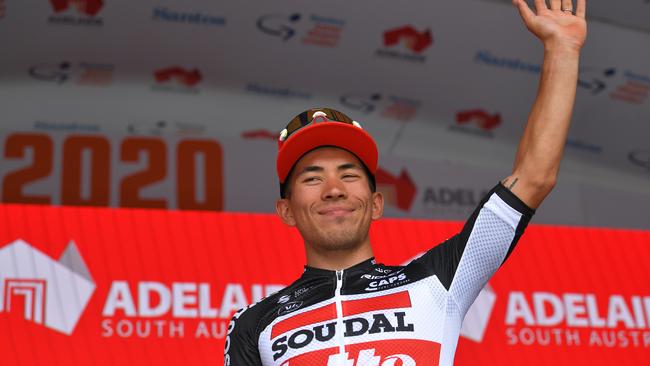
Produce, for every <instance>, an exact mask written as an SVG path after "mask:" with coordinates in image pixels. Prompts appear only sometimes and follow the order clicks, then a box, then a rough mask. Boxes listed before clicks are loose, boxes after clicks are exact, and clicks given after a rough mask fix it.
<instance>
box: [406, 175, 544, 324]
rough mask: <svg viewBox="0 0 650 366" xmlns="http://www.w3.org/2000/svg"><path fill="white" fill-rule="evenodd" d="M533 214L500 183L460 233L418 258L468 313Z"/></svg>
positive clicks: (462, 309)
mask: <svg viewBox="0 0 650 366" xmlns="http://www.w3.org/2000/svg"><path fill="white" fill-rule="evenodd" d="M534 213H535V211H534V210H533V209H531V208H530V207H528V206H527V205H526V204H525V203H523V202H522V201H521V200H520V199H519V198H518V197H517V196H516V195H515V194H514V193H512V192H511V191H510V190H508V189H507V188H505V187H504V186H503V185H502V184H501V183H499V184H497V185H496V186H495V187H494V188H493V189H492V190H491V191H490V192H488V193H487V194H486V195H485V197H484V198H483V199H482V200H481V202H480V203H479V205H478V206H477V207H476V209H475V210H474V212H473V213H472V215H471V216H470V217H469V219H468V220H467V221H466V222H465V225H464V226H463V229H462V231H461V232H460V233H458V234H456V235H454V236H453V237H451V238H449V239H448V240H446V241H445V242H443V243H442V244H440V245H438V246H436V247H434V248H432V249H431V250H429V251H428V252H426V253H425V254H424V255H423V256H421V257H420V258H418V259H416V260H415V261H416V262H419V263H420V264H422V265H424V266H426V267H427V268H429V269H430V270H433V271H434V272H435V274H436V276H437V277H438V279H439V280H440V282H441V283H442V284H443V286H445V288H446V289H447V290H448V291H449V292H450V294H451V296H452V298H453V299H454V301H455V302H456V304H457V305H458V308H459V310H460V311H461V312H462V314H465V313H466V312H467V310H468V309H469V307H470V305H472V303H473V302H474V300H475V299H476V297H477V296H478V293H479V292H480V291H481V289H482V288H483V287H484V286H485V285H486V284H487V282H488V280H489V279H490V277H492V275H493V274H494V272H495V271H496V270H497V269H498V268H499V266H501V264H502V263H503V262H504V261H505V260H506V258H507V257H508V256H509V255H510V253H511V252H512V250H513V249H514V247H515V245H516V244H517V241H518V240H519V238H520V237H521V235H522V234H523V233H524V230H525V228H526V226H527V225H528V222H529V221H530V219H531V218H532V216H533V214H534Z"/></svg>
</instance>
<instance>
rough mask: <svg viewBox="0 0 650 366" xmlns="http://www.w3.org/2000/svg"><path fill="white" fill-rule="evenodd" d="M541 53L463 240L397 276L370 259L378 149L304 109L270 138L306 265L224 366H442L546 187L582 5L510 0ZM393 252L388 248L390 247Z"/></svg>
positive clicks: (328, 117) (243, 324)
mask: <svg viewBox="0 0 650 366" xmlns="http://www.w3.org/2000/svg"><path fill="white" fill-rule="evenodd" d="M514 4H515V6H517V7H518V9H519V12H520V15H521V17H522V19H523V21H524V23H525V25H526V26H527V27H528V29H529V30H530V31H531V32H532V33H533V34H534V35H536V36H537V37H538V38H539V39H540V40H541V41H542V42H543V44H544V50H545V53H544V64H543V68H542V74H541V80H540V86H539V91H538V96H537V99H536V101H535V103H534V105H533V108H532V111H531V114H530V116H529V119H528V122H527V125H526V127H525V130H524V133H523V136H522V138H521V141H520V145H519V148H518V151H517V155H516V157H515V163H514V169H513V172H512V174H511V175H510V176H509V177H507V178H506V179H504V180H503V181H502V182H500V183H499V184H497V186H496V187H494V189H492V190H491V191H490V192H489V193H488V194H487V195H486V197H485V198H484V199H483V200H482V202H481V203H480V204H479V206H478V207H477V208H476V210H475V211H474V213H473V214H472V215H471V217H470V218H469V219H468V221H467V222H466V224H465V226H464V228H463V229H462V231H461V232H460V233H459V234H457V235H455V236H453V237H452V238H450V239H448V240H447V241H445V242H444V243H442V244H440V245H438V246H435V247H433V248H432V249H431V250H429V251H428V252H427V253H425V254H424V255H423V256H421V257H420V258H418V259H415V260H414V261H412V262H411V263H409V264H408V265H406V266H404V267H398V266H393V267H388V266H384V265H381V264H377V263H375V261H374V258H373V254H372V248H371V245H370V240H369V237H368V231H369V228H370V224H371V222H372V221H373V220H376V219H379V218H380V217H381V216H382V211H383V203H384V202H383V197H382V195H381V194H380V193H378V192H375V182H374V173H375V171H376V168H377V148H376V145H375V142H374V140H373V139H372V137H371V136H370V135H369V134H367V133H366V132H365V131H363V129H362V128H361V127H360V125H359V124H358V123H356V122H353V121H351V120H350V119H349V118H348V117H346V116H345V115H343V114H342V113H340V112H337V111H333V110H330V109H315V110H310V111H307V112H304V113H303V114H301V115H299V116H297V117H296V118H294V119H293V120H292V121H291V122H290V123H289V125H288V126H287V128H286V129H285V130H284V131H283V132H282V134H281V137H280V143H279V145H280V149H279V152H278V157H277V170H278V176H279V178H280V183H281V197H282V198H281V199H279V200H278V202H277V204H276V209H277V212H278V215H279V216H280V218H281V219H282V220H283V222H285V223H286V224H287V225H290V226H295V227H297V228H298V230H299V232H300V234H301V235H302V237H303V239H304V242H305V251H306V256H307V266H306V267H305V271H304V273H303V275H302V276H301V277H300V278H299V279H298V280H296V281H295V282H294V283H293V284H291V285H290V286H288V287H287V288H285V289H283V290H282V291H279V292H278V293H276V294H274V295H272V296H270V297H268V298H266V299H264V300H262V301H261V302H260V303H258V304H255V305H252V306H250V307H248V308H246V309H242V310H240V311H239V312H237V313H236V314H235V316H234V317H233V320H232V321H231V323H230V325H229V328H228V337H227V339H226V345H225V349H226V354H225V365H236V366H244V365H247V366H250V365H290V366H296V365H309V366H320V365H322V366H335V365H345V366H382V365H383V366H390V365H451V364H453V360H454V353H455V350H456V344H457V342H458V337H459V333H460V328H461V323H462V320H463V318H464V316H465V313H466V312H467V310H468V308H469V307H470V305H471V304H472V303H473V302H474V299H475V298H476V296H477V295H478V293H479V291H480V290H481V288H483V286H485V284H486V283H487V281H488V280H489V278H490V277H491V276H492V274H493V273H494V272H495V271H496V270H497V269H498V267H499V266H500V265H501V264H502V263H503V262H504V261H505V259H506V258H507V257H508V255H509V254H510V252H511V251H512V249H513V247H514V245H515V244H516V242H517V241H518V239H519V237H520V236H521V235H522V234H523V231H524V229H525V227H526V225H527V224H528V222H529V220H530V219H531V217H532V215H533V213H534V209H535V208H537V207H538V206H539V204H540V203H541V202H542V201H543V200H544V198H545V197H546V196H547V195H548V193H549V192H550V191H551V189H552V187H553V186H554V184H555V181H556V178H557V174H558V169H559V164H560V158H561V156H562V151H563V147H564V144H565V140H566V135H567V130H568V127H569V122H570V116H571V113H572V108H573V102H574V98H575V91H576V84H577V74H578V58H579V53H580V49H581V47H582V45H583V43H584V41H585V38H586V22H585V19H584V16H585V7H586V5H585V0H578V2H577V6H576V9H575V14H574V10H573V5H572V3H571V1H570V0H550V6H548V7H547V5H546V3H545V1H544V0H535V7H536V11H535V12H533V11H532V10H531V9H530V8H529V7H528V5H527V4H526V3H525V2H524V0H515V1H514ZM396 245H399V243H396Z"/></svg>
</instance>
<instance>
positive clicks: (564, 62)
mask: <svg viewBox="0 0 650 366" xmlns="http://www.w3.org/2000/svg"><path fill="white" fill-rule="evenodd" d="M579 56H580V53H579V51H576V50H574V49H571V48H562V47H553V46H547V47H545V52H544V63H543V66H542V74H541V77H540V82H539V89H538V93H537V98H536V99H535V102H534V104H533V107H532V110H531V112H530V115H529V117H528V121H527V123H526V127H525V129H524V133H523V136H522V138H521V141H520V143H519V147H518V149H517V155H516V157H515V163H514V167H513V173H512V175H511V176H510V177H509V179H508V182H509V183H510V184H512V182H513V181H514V179H518V182H519V183H518V184H519V187H522V186H524V187H523V188H524V189H525V191H523V190H520V189H519V188H518V187H517V185H515V186H513V187H512V188H511V189H512V190H513V192H514V193H515V194H518V195H519V196H520V198H521V199H523V200H524V202H526V203H528V204H529V205H530V206H533V207H536V206H538V205H539V203H541V201H542V200H543V199H544V197H546V195H547V194H548V193H549V192H550V190H551V188H552V187H553V185H554V184H555V181H556V179H557V175H558V170H559V168H560V160H561V158H562V154H563V151H564V145H565V143H566V137H567V133H568V130H569V125H570V122H571V115H572V112H573V105H574V101H575V94H576V86H577V80H578V63H579ZM506 185H507V186H508V184H506ZM526 186H527V187H526Z"/></svg>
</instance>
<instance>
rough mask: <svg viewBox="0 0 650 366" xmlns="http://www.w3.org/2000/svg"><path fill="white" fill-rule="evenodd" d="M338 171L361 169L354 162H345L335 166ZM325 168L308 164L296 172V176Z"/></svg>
mask: <svg viewBox="0 0 650 366" xmlns="http://www.w3.org/2000/svg"><path fill="white" fill-rule="evenodd" d="M336 169H337V170H338V171H343V170H348V169H361V167H360V166H359V164H355V163H345V164H341V165H339V166H338V167H337V168H336ZM324 170H325V169H324V168H323V167H322V166H319V165H309V166H306V167H304V168H302V170H301V171H300V172H298V174H296V177H299V176H301V175H303V174H305V173H311V172H323V171H324Z"/></svg>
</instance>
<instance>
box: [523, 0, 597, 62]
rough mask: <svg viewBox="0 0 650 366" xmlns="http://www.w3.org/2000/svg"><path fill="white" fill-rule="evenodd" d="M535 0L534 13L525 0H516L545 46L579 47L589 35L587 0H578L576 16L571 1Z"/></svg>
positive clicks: (530, 28) (527, 21)
mask: <svg viewBox="0 0 650 366" xmlns="http://www.w3.org/2000/svg"><path fill="white" fill-rule="evenodd" d="M549 2H550V7H549V6H547V4H546V1H545V0H535V12H533V11H532V10H531V9H530V7H529V6H528V4H526V1H525V0H513V4H514V5H515V6H516V7H517V8H518V9H519V13H520V14H521V18H522V19H523V21H524V24H526V27H527V28H528V30H530V31H531V32H532V33H533V34H534V35H535V36H537V38H539V39H540V40H541V41H542V42H543V43H544V45H545V46H547V47H554V46H567V47H570V48H572V49H575V50H580V48H581V47H582V45H583V44H584V43H585V39H586V38H587V22H586V21H585V12H586V3H585V2H586V0H577V4H576V9H575V15H574V13H573V3H572V0H550V1H549Z"/></svg>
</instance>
